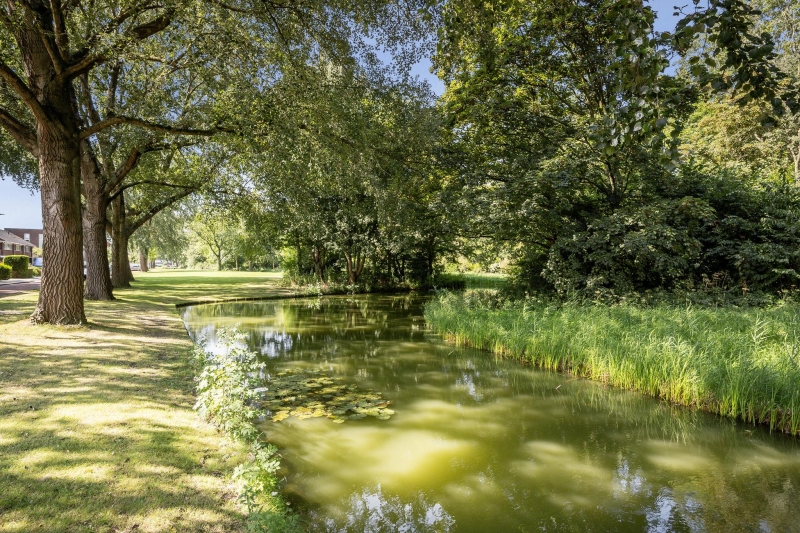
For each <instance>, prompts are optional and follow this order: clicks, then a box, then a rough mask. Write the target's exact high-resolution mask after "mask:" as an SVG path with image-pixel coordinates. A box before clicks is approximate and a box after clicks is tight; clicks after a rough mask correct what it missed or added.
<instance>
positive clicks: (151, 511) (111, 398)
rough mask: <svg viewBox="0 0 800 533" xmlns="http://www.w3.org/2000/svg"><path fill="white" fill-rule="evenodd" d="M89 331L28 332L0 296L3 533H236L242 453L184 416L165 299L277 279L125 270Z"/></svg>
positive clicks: (248, 290)
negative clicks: (126, 277)
mask: <svg viewBox="0 0 800 533" xmlns="http://www.w3.org/2000/svg"><path fill="white" fill-rule="evenodd" d="M135 276H136V278H137V280H138V281H137V282H136V283H135V284H134V288H133V289H130V290H119V291H116V296H117V298H118V300H117V301H114V302H87V305H86V315H87V319H88V320H89V322H90V325H89V326H86V327H56V326H33V325H31V324H30V323H29V322H28V316H29V315H30V313H31V312H32V311H33V308H34V306H35V304H36V298H37V296H38V293H36V292H30V293H24V294H18V295H14V296H8V297H4V298H0V532H34V531H43V532H44V531H46V532H61V531H63V532H80V531H104V532H123V531H125V532H133V531H139V532H145V531H146V532H157V531H158V532H160V531H214V532H226V531H241V530H242V528H243V523H244V515H243V509H242V508H241V506H240V505H239V504H238V503H237V501H236V496H237V495H236V490H235V487H234V486H233V485H232V482H231V473H232V469H233V468H234V466H235V465H237V464H239V463H241V462H243V461H244V460H245V457H244V454H245V448H244V446H243V445H241V444H235V443H233V442H230V441H229V440H228V439H226V438H225V437H224V436H223V435H222V434H220V433H219V432H218V431H217V430H216V429H215V428H214V427H212V426H211V425H210V424H208V423H206V422H204V421H202V420H201V419H200V418H199V416H198V415H197V413H196V412H195V411H194V410H193V409H192V408H193V405H194V402H195V396H194V382H193V375H192V371H191V369H190V366H189V354H190V351H191V348H192V345H191V342H190V341H189V338H188V336H187V335H186V331H185V329H184V327H183V324H182V322H181V320H180V318H179V316H178V313H177V312H176V310H175V307H174V304H175V303H176V302H185V301H196V300H219V299H225V298H242V297H254V296H272V295H277V294H285V293H286V290H285V289H280V288H278V287H276V285H275V282H276V281H277V279H279V274H261V273H230V272H222V273H217V272H185V271H168V270H163V271H155V272H150V273H135Z"/></svg>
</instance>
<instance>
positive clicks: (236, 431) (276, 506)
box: [194, 331, 301, 533]
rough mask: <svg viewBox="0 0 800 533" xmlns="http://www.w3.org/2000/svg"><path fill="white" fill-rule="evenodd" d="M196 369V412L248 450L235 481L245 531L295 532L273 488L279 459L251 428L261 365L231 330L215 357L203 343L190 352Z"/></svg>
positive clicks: (292, 518)
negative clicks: (244, 513) (244, 510)
mask: <svg viewBox="0 0 800 533" xmlns="http://www.w3.org/2000/svg"><path fill="white" fill-rule="evenodd" d="M194 361H195V364H196V365H197V378H196V379H197V403H196V404H195V409H197V410H198V411H199V412H200V414H201V415H202V416H204V417H205V418H207V419H208V420H210V421H211V422H213V423H214V424H215V425H217V426H218V427H219V428H220V429H222V430H224V431H225V433H226V434H228V435H229V436H230V437H232V438H234V439H236V440H240V441H243V442H245V443H246V444H247V445H248V446H249V447H250V460H249V461H248V462H247V463H245V464H243V465H240V466H239V467H237V469H236V471H235V472H234V478H235V479H236V480H237V481H238V482H239V484H240V493H241V496H240V498H241V501H242V503H243V504H244V505H245V507H246V508H247V512H248V526H247V527H248V531H250V532H252V533H260V532H262V531H264V532H265V531H270V532H280V531H284V532H294V531H300V530H301V529H300V526H299V522H298V519H297V517H296V516H295V515H293V514H291V513H290V512H289V511H288V510H287V503H286V502H285V500H284V499H283V498H282V497H281V496H280V494H279V493H278V492H277V491H275V490H274V489H275V488H277V486H278V477H277V471H278V468H279V464H280V461H279V458H278V454H277V450H276V448H275V447H274V446H272V445H270V444H267V443H266V442H265V441H264V438H263V437H264V436H263V434H262V433H261V431H260V430H259V429H258V428H257V427H256V425H255V424H254V420H255V419H256V418H257V417H258V414H259V411H258V409H257V408H256V407H255V401H256V399H257V397H259V396H260V395H261V392H262V391H263V388H259V387H260V385H261V380H260V378H259V377H258V376H259V374H260V372H261V371H262V370H263V368H264V365H263V363H260V362H259V361H258V358H257V355H256V354H255V353H254V352H251V351H249V350H247V349H246V348H245V344H244V341H243V337H242V335H241V334H239V333H238V332H236V331H221V332H219V336H218V339H217V344H216V349H215V350H214V353H212V352H210V351H208V350H207V349H206V347H205V346H204V345H203V344H200V345H199V346H198V347H197V348H195V352H194Z"/></svg>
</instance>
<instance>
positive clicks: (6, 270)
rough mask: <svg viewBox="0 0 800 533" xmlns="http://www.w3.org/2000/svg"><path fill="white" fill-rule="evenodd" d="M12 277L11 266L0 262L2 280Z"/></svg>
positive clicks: (0, 278)
mask: <svg viewBox="0 0 800 533" xmlns="http://www.w3.org/2000/svg"><path fill="white" fill-rule="evenodd" d="M10 277H11V267H10V266H8V265H6V264H4V263H0V280H5V279H8V278H10Z"/></svg>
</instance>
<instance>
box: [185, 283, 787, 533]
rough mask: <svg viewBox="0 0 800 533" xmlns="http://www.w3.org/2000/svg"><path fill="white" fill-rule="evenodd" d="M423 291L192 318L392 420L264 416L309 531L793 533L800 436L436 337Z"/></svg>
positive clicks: (189, 318)
mask: <svg viewBox="0 0 800 533" xmlns="http://www.w3.org/2000/svg"><path fill="white" fill-rule="evenodd" d="M420 304H421V301H420V300H419V299H418V298H415V297H412V296H402V297H374V298H355V299H353V298H344V297H342V298H338V297H337V298H327V299H323V300H296V301H287V300H284V301H273V302H248V303H234V304H220V305H206V306H197V307H192V308H187V309H185V310H184V320H185V321H186V324H187V329H188V330H189V332H190V335H191V336H192V338H193V339H195V340H199V339H200V338H203V337H204V338H205V339H206V342H207V343H208V345H209V346H210V347H212V348H213V346H214V344H215V342H216V336H215V335H216V331H217V328H219V327H221V326H233V325H234V324H239V327H240V329H241V330H242V331H243V332H244V333H245V334H246V335H247V341H246V342H247V343H248V345H249V346H250V348H252V349H254V350H258V351H259V352H260V353H262V354H263V355H264V359H265V361H266V363H267V371H268V372H276V371H281V370H286V369H290V368H307V369H316V370H321V371H323V372H325V373H327V374H329V375H331V376H334V375H335V376H338V377H340V378H342V379H345V380H347V381H349V382H351V383H354V384H357V385H358V386H359V387H362V388H365V389H367V388H372V389H374V390H376V391H379V392H381V393H382V394H383V395H384V396H385V397H386V398H388V399H391V400H392V401H393V405H392V408H393V409H394V410H395V411H396V414H395V415H394V416H393V417H392V418H391V419H390V420H389V421H378V420H369V419H364V420H360V421H357V422H350V421H349V422H346V423H344V424H341V425H337V424H333V423H332V422H331V421H329V420H327V419H311V420H296V419H292V418H290V419H287V420H285V421H283V422H281V423H278V424H272V423H266V424H265V425H264V429H265V431H267V433H268V435H269V438H270V440H271V441H273V442H275V443H276V444H277V445H278V446H279V447H280V448H281V449H282V454H283V457H284V459H285V461H284V465H285V470H286V472H285V473H286V478H287V483H286V487H285V488H286V490H287V491H289V492H290V493H293V494H296V495H297V496H298V498H299V499H300V500H302V501H303V502H305V503H306V508H307V518H308V520H309V521H310V522H311V527H310V529H311V530H312V531H337V532H338V531H341V532H351V531H352V532H356V531H359V532H360V531H376V532H377V531H459V532H462V531H463V532H469V531H476V532H478V531H565V532H568V531H581V532H582V531H637V532H639V531H648V532H684V531H687V532H695V531H697V532H699V531H709V532H717V531H719V532H723V531H724V532H727V531H734V532H736V531H742V532H744V531H768V532H792V531H800V526H798V524H800V510H799V509H798V506H797V505H796V502H798V501H800V450H799V449H798V444H797V441H796V440H794V439H792V438H789V437H785V436H783V435H770V434H769V433H768V432H766V431H765V430H763V429H762V428H751V427H747V428H743V427H742V426H741V425H737V424H735V423H733V422H731V421H726V420H720V419H718V418H716V417H714V416H710V415H705V414H703V413H698V412H695V411H691V410H688V409H684V408H680V407H675V406H671V405H668V404H664V403H661V402H658V401H655V400H651V399H647V398H643V397H641V396H639V395H637V394H632V393H627V392H623V391H618V390H613V389H607V388H605V387H604V386H602V385H599V384H597V383H592V382H587V381H583V380H575V379H570V378H569V377H567V376H563V375H559V374H554V373H548V372H541V371H537V370H534V369H530V368H525V367H522V366H520V365H517V364H514V363H510V364H507V363H504V362H498V361H495V360H493V359H492V357H491V356H489V355H487V354H486V353H482V352H477V351H474V350H461V349H454V348H453V347H452V346H449V345H447V344H445V343H443V342H442V341H441V340H440V339H439V338H438V337H436V336H434V335H431V334H429V333H426V331H425V327H424V320H423V318H422V315H421V307H420Z"/></svg>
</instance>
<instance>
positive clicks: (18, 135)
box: [0, 107, 39, 157]
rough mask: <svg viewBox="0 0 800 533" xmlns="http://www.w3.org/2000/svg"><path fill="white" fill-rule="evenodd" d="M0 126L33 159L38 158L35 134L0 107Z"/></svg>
mask: <svg viewBox="0 0 800 533" xmlns="http://www.w3.org/2000/svg"><path fill="white" fill-rule="evenodd" d="M0 125H2V126H3V128H4V129H5V130H6V131H7V132H8V133H9V135H11V136H12V137H13V138H14V140H15V141H17V142H18V143H19V144H21V145H22V147H23V148H25V149H26V150H27V151H29V152H30V153H31V154H32V155H33V156H34V157H38V156H39V145H38V143H37V141H36V134H35V133H34V132H32V131H31V130H30V129H29V128H28V127H27V126H26V125H25V124H23V123H22V122H20V121H19V120H18V119H17V118H16V117H15V116H14V115H12V114H11V113H9V112H8V111H7V110H5V109H3V108H2V107H0Z"/></svg>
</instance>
